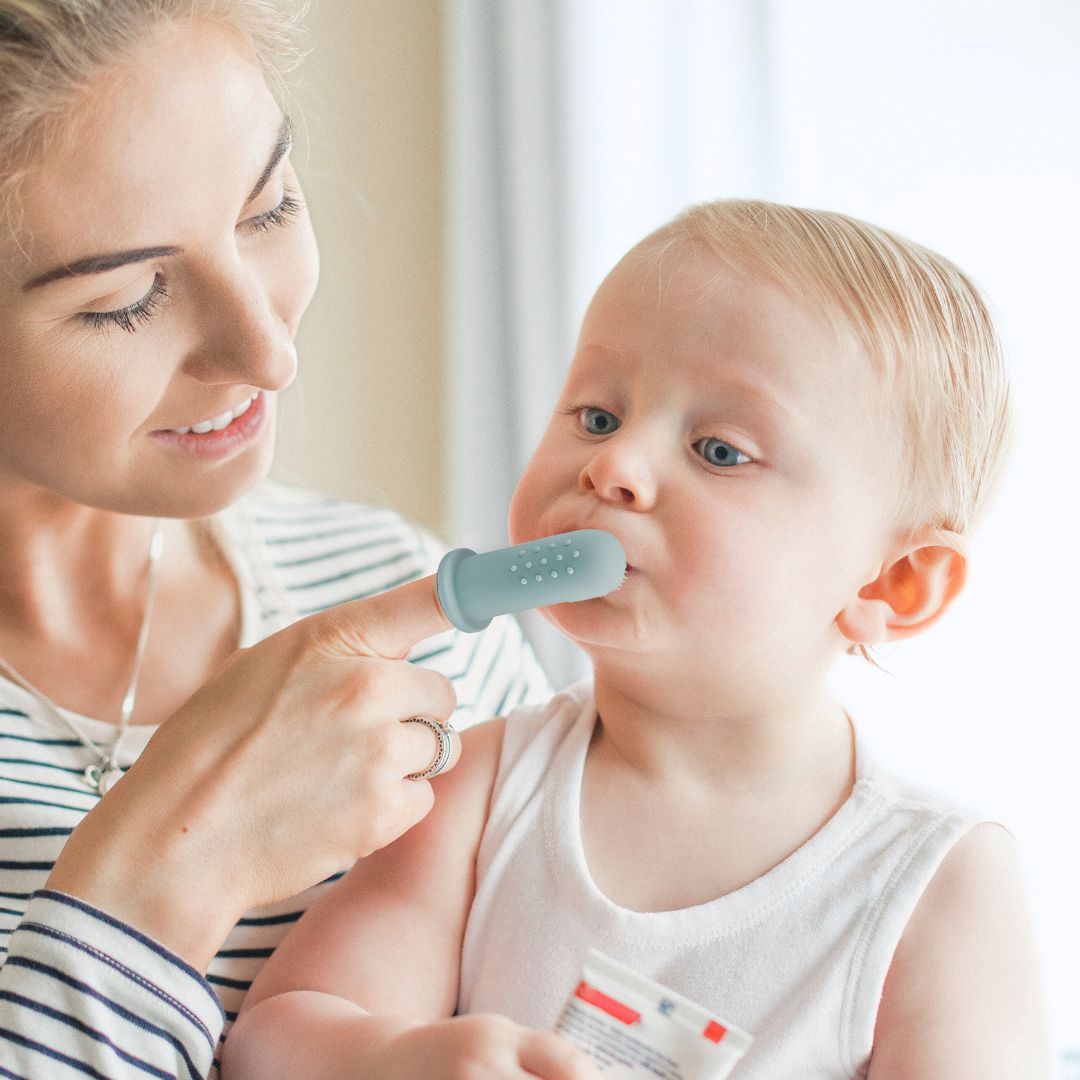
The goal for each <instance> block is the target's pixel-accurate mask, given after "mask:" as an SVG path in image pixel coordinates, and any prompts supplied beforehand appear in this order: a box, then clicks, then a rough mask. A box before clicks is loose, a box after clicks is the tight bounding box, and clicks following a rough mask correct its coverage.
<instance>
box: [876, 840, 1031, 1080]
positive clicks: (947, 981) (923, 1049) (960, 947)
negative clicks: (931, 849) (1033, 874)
mask: <svg viewBox="0 0 1080 1080" xmlns="http://www.w3.org/2000/svg"><path fill="white" fill-rule="evenodd" d="M1049 1075H1050V1063H1049V1054H1048V1051H1047V1041H1046V1032H1045V1027H1044V1019H1043V1010H1042V986H1041V980H1040V975H1039V967H1038V962H1037V959H1036V947H1035V936H1034V934H1033V932H1032V928H1031V925H1030V921H1029V918H1028V913H1027V909H1026V904H1025V901H1024V894H1023V886H1022V876H1021V872H1020V866H1019V860H1018V858H1017V852H1016V845H1015V843H1014V841H1013V839H1012V837H1011V836H1010V835H1009V834H1008V833H1007V832H1005V830H1004V829H1002V828H1000V827H999V826H997V825H992V824H987V825H980V826H977V827H976V828H974V829H972V831H971V832H970V833H968V834H967V836H965V837H963V839H961V840H959V841H958V842H957V843H956V845H955V846H954V847H953V848H952V850H951V851H950V852H949V854H948V855H947V856H946V857H945V859H944V861H943V862H942V864H941V866H940V867H939V869H938V871H937V873H936V874H935V875H934V877H933V879H932V880H931V882H930V884H929V886H928V887H927V889H926V892H925V893H924V894H923V896H922V898H921V899H920V900H919V903H918V905H917V906H916V908H915V911H914V913H913V914H912V917H911V919H910V921H909V923H908V926H907V928H906V929H905V930H904V934H903V936H902V937H901V939H900V944H899V945H898V946H897V949H896V953H895V955H894V957H893V961H892V964H891V966H890V968H889V974H888V977H887V978H886V980H885V988H884V991H883V993H882V997H881V1005H880V1007H879V1010H878V1017H877V1022H876V1025H875V1031H874V1049H873V1054H872V1058H871V1061H870V1071H869V1074H868V1080H956V1077H960V1076H977V1077H979V1080H1047V1077H1049Z"/></svg>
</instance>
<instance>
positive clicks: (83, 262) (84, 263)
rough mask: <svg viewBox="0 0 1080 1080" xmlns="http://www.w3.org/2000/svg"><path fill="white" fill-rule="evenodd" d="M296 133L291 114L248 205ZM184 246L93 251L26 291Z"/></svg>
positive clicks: (27, 286) (36, 279) (25, 287)
mask: <svg viewBox="0 0 1080 1080" xmlns="http://www.w3.org/2000/svg"><path fill="white" fill-rule="evenodd" d="M292 141H293V133H292V122H291V121H290V119H289V117H288V115H285V116H283V117H282V119H281V127H279V128H278V133H277V138H276V141H275V142H274V149H273V150H272V151H271V153H270V160H269V161H267V163H266V168H265V169H263V171H262V175H261V176H260V177H259V180H258V183H256V185H255V186H254V187H253V188H252V189H251V194H250V195H248V197H247V202H245V204H244V205H245V206H246V205H247V204H248V203H250V202H252V201H253V200H254V199H256V198H257V197H258V195H259V193H260V192H261V191H262V189H263V188H264V187H266V185H267V184H268V183H269V182H270V177H271V176H273V175H274V170H275V169H276V168H277V167H278V163H279V162H280V161H281V159H282V158H283V157H284V156H285V155H286V154H287V153H288V152H289V148H290V147H291V146H292ZM183 250H184V249H183V248H181V247H175V246H170V247H150V248H137V249H135V250H134V251H114V252H110V253H109V254H107V255H91V256H89V257H88V258H85V259H76V260H75V262H71V263H65V264H64V265H63V266H57V267H54V268H53V269H52V270H48V271H46V272H45V273H44V274H39V275H38V276H37V277H34V278H31V279H30V280H29V281H27V282H26V283H25V284H24V285H23V291H24V292H28V291H29V290H31V289H39V288H41V286H42V285H48V284H49V283H50V282H53V281H59V280H61V279H67V278H72V277H77V276H79V275H81V274H103V273H105V272H106V271H108V270H115V269H116V268H117V267H118V266H127V265H128V264H129V263H137V262H146V260H147V259H162V258H164V257H165V256H167V255H179V254H180V253H181V252H182V251H183Z"/></svg>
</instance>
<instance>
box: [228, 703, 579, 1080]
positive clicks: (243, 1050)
mask: <svg viewBox="0 0 1080 1080" xmlns="http://www.w3.org/2000/svg"><path fill="white" fill-rule="evenodd" d="M504 723H505V721H504V720H503V719H502V718H499V719H496V720H492V721H490V722H488V723H485V724H480V725H477V726H476V727H474V728H470V729H469V730H467V731H465V732H463V733H462V739H461V741H462V752H461V759H460V761H459V763H458V765H457V766H456V767H455V768H454V769H452V770H451V771H450V772H448V773H446V774H445V775H444V776H440V777H438V778H437V779H435V780H434V781H433V782H432V786H433V787H434V790H435V805H434V807H433V809H432V810H431V812H430V813H429V814H428V815H427V817H426V818H424V820H423V821H421V822H420V823H419V824H418V825H416V826H414V827H413V828H412V829H411V830H410V831H409V832H407V833H406V834H405V835H404V836H402V837H401V838H400V839H399V840H397V841H395V842H394V843H393V844H391V845H389V846H388V847H386V848H383V849H382V850H381V851H377V852H375V853H374V854H373V855H370V856H368V857H367V858H366V859H361V860H360V861H358V862H357V863H356V864H355V866H353V868H352V869H351V870H350V871H349V872H348V874H346V875H345V877H343V878H342V879H341V881H339V882H338V883H337V884H336V885H335V886H334V887H333V888H332V889H330V890H329V891H328V893H327V894H326V896H324V897H323V898H321V899H320V901H319V902H318V903H316V904H314V905H312V907H311V908H310V909H309V910H308V911H307V912H306V913H305V914H304V916H303V917H302V918H301V919H300V921H299V922H298V923H297V924H296V926H295V927H294V929H293V930H292V931H291V932H290V933H289V935H288V936H287V937H286V938H285V940H284V941H283V942H282V943H281V945H279V946H278V948H277V949H276V950H275V952H274V955H273V956H272V957H271V958H270V959H269V960H268V961H267V962H266V964H265V966H264V967H263V969H262V971H261V972H260V973H259V976H258V978H256V980H255V982H254V983H253V984H252V987H251V990H250V991H249V992H248V995H247V997H246V999H245V1001H244V1006H243V1008H242V1009H241V1011H240V1018H239V1019H238V1020H237V1022H236V1024H235V1025H234V1026H233V1028H232V1030H231V1031H230V1033H229V1036H228V1038H227V1040H226V1045H225V1052H224V1055H223V1062H222V1065H223V1069H222V1075H223V1076H224V1078H225V1080H245V1078H257V1080H274V1078H277V1077H282V1078H284V1077H290V1078H292V1077H296V1076H303V1077H305V1078H310V1080H331V1078H333V1080H337V1078H341V1080H344V1078H346V1077H347V1078H348V1080H363V1078H366V1077H372V1078H374V1077H378V1078H379V1080H390V1078H395V1080H396V1078H398V1077H400V1078H406V1077H408V1078H412V1077H417V1078H421V1077H425V1078H430V1077H432V1076H436V1075H443V1074H444V1072H445V1074H446V1075H450V1072H449V1071H448V1070H447V1069H445V1068H444V1067H445V1066H447V1065H448V1064H449V1062H450V1060H451V1059H455V1060H459V1061H461V1060H468V1061H473V1060H475V1059H476V1058H477V1056H478V1055H479V1056H480V1057H482V1058H485V1059H489V1058H497V1059H498V1060H497V1062H496V1068H498V1067H499V1065H500V1064H505V1071H496V1072H493V1073H492V1074H491V1075H499V1076H502V1075H507V1076H518V1075H525V1072H524V1070H523V1071H521V1072H520V1073H519V1072H518V1071H517V1068H518V1065H519V1062H520V1063H521V1064H522V1065H526V1064H527V1066H528V1070H529V1073H530V1074H533V1075H536V1076H543V1077H551V1078H552V1080H556V1078H559V1080H564V1078H565V1080H577V1078H581V1080H585V1078H591V1077H592V1076H593V1075H594V1074H593V1071H592V1068H591V1065H590V1063H589V1062H588V1059H586V1058H585V1056H584V1055H583V1054H582V1053H581V1052H580V1051H578V1050H577V1049H576V1048H574V1047H572V1046H571V1045H570V1044H569V1043H567V1042H565V1041H564V1040H563V1039H561V1038H560V1037H559V1036H557V1035H555V1034H553V1033H549V1032H533V1031H529V1030H527V1029H525V1028H522V1027H520V1026H519V1025H516V1024H512V1023H511V1022H510V1021H509V1020H505V1019H503V1018H495V1017H489V1016H467V1017H458V1018H455V1019H450V1020H448V1019H446V1018H448V1017H451V1016H452V1015H453V1012H454V1008H455V1006H456V1004H457V995H458V974H459V968H460V957H461V946H462V940H463V938H464V933H465V922H466V919H467V917H468V913H469V908H470V905H471V904H472V899H473V893H474V890H475V881H476V878H475V865H476V853H477V849H478V847H479V843H480V837H481V835H482V832H483V828H484V823H485V821H486V818H487V811H488V805H489V802H490V797H491V789H492V785H493V783H494V780H495V774H496V772H497V769H498V762H499V755H500V751H501V749H502V733H503V725H504ZM511 1058H512V1059H513V1067H511V1066H510V1064H509V1062H510V1060H511ZM485 1075H487V1074H486V1073H485Z"/></svg>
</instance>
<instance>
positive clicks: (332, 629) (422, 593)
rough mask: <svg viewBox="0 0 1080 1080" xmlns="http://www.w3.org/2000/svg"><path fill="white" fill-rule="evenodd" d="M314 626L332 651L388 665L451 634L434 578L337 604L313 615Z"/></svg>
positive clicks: (421, 579)
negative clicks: (436, 637)
mask: <svg viewBox="0 0 1080 1080" xmlns="http://www.w3.org/2000/svg"><path fill="white" fill-rule="evenodd" d="M312 621H313V622H314V623H315V624H316V626H315V627H313V629H315V630H316V632H317V633H318V635H319V638H320V640H321V641H322V642H323V643H324V644H325V645H326V646H327V647H328V648H329V649H330V650H331V651H333V652H338V653H340V654H341V655H342V656H382V657H385V658H386V659H388V660H401V659H403V658H404V657H405V656H407V655H408V653H409V651H410V650H411V649H412V647H413V646H414V645H416V644H417V643H418V642H420V641H423V640H424V639H425V638H429V637H433V636H434V635H435V634H441V633H442V632H443V631H445V630H451V629H453V623H451V622H450V620H449V619H447V617H446V616H445V615H444V614H443V610H442V606H441V605H440V604H439V595H438V592H437V591H436V588H435V575H434V574H431V575H430V576H429V577H425V578H417V579H416V580H415V581H409V582H406V583H405V584H404V585H398V586H397V587H396V588H394V589H388V590H387V591H386V592H382V593H379V594H378V595H376V596H365V597H363V598H362V599H360V600H349V601H347V602H346V603H344V604H338V605H337V606H336V607H332V608H329V609H328V610H326V611H322V612H320V613H319V614H318V615H315V616H312Z"/></svg>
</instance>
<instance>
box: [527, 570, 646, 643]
mask: <svg viewBox="0 0 1080 1080" xmlns="http://www.w3.org/2000/svg"><path fill="white" fill-rule="evenodd" d="M624 587H625V586H624ZM613 595H614V594H612V593H609V594H608V595H607V596H598V597H596V598H594V599H592V600H576V601H574V602H573V603H568V604H553V605H551V606H550V607H543V608H538V609H537V610H538V612H539V613H540V617H541V618H542V619H544V621H545V622H548V623H550V624H551V625H552V626H554V627H555V629H556V630H558V631H559V633H560V634H562V635H563V636H564V637H567V638H569V639H570V640H571V641H572V642H574V644H575V645H577V646H579V647H580V648H581V649H583V650H584V651H585V652H587V653H590V655H591V654H592V652H593V650H594V649H604V650H610V649H625V650H626V651H627V652H642V651H644V650H655V649H656V646H657V638H656V636H655V632H653V631H650V629H649V627H647V626H644V625H641V623H640V620H639V617H637V616H636V615H635V613H634V612H632V611H631V610H629V609H627V608H626V607H622V606H619V605H618V604H617V603H616V602H615V601H614V600H613V599H612V597H613Z"/></svg>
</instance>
